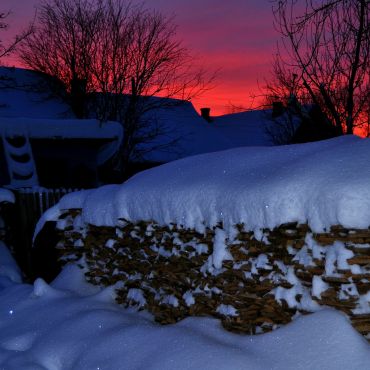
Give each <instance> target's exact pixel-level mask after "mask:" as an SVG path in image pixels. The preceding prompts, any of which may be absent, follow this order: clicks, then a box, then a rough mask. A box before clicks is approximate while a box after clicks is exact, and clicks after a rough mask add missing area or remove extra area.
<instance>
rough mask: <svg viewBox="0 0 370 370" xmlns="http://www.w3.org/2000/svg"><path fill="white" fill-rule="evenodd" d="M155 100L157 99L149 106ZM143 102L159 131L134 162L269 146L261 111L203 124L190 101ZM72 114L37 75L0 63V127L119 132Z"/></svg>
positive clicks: (41, 132)
mask: <svg viewBox="0 0 370 370" xmlns="http://www.w3.org/2000/svg"><path fill="white" fill-rule="evenodd" d="M40 86H41V87H42V88H39V87H40ZM156 100H157V101H158V102H159V101H161V102H160V103H159V104H153V102H154V103H157V102H156ZM162 102H163V104H162ZM149 104H152V105H154V108H153V109H152V110H149V111H148V112H147V113H146V114H145V115H144V119H145V120H147V122H148V123H149V125H152V126H157V125H158V127H159V135H158V136H156V137H155V138H154V139H153V140H152V142H150V143H149V144H145V145H144V144H143V145H141V148H140V149H141V152H142V153H144V155H142V157H141V158H140V159H139V160H149V161H153V162H169V161H172V160H176V159H179V158H184V157H188V156H191V155H196V154H202V153H209V152H215V151H220V150H225V149H230V148H235V147H239V146H251V145H258V146H260V145H267V146H269V145H272V143H271V140H270V138H269V137H268V136H267V135H266V132H265V129H264V122H265V121H266V116H265V115H264V113H263V112H261V111H257V112H244V113H238V114H231V115H225V116H221V117H217V118H216V119H214V121H212V122H207V121H205V120H204V119H203V118H202V117H200V115H199V114H198V113H197V112H196V110H195V109H194V107H193V105H192V104H191V103H190V102H184V101H180V100H175V99H164V98H159V97H152V98H150V101H149ZM73 118H75V117H74V115H73V114H72V112H71V111H70V108H69V107H68V105H67V104H66V103H64V102H63V101H61V100H60V99H58V98H56V97H51V96H50V94H49V93H48V88H47V85H45V77H44V76H43V75H40V74H39V73H36V72H33V71H30V70H25V69H20V68H6V67H0V126H4V128H2V131H4V130H6V131H7V132H8V131H9V130H10V131H11V130H20V129H21V128H22V127H25V129H26V130H27V131H28V132H29V135H30V136H31V137H39V138H46V137H64V138H77V137H80V138H94V137H106V138H107V137H109V138H112V137H116V136H117V134H118V132H119V133H121V132H122V131H120V129H121V128H120V126H119V125H116V124H113V123H107V124H102V125H100V124H99V123H98V122H97V121H91V120H89V121H87V120H73ZM10 119H14V120H13V121H11V120H10ZM15 119H17V120H15ZM10 126H13V127H14V128H10ZM0 130H1V127H0ZM118 136H119V135H118ZM169 143H172V144H171V145H168V144H169ZM152 148H154V150H151V149H152Z"/></svg>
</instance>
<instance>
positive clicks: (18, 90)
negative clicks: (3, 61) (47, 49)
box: [0, 67, 74, 119]
mask: <svg viewBox="0 0 370 370" xmlns="http://www.w3.org/2000/svg"><path fill="white" fill-rule="evenodd" d="M0 117H9V118H10V117H11V118H16V117H27V118H54V119H57V118H59V119H60V118H74V115H73V113H72V112H71V110H70V108H69V106H68V105H67V104H66V103H64V102H62V101H61V100H60V99H58V98H56V97H55V96H54V97H52V96H51V95H50V93H49V92H48V87H47V85H46V83H45V79H44V78H43V76H42V75H41V74H39V73H36V72H34V71H30V70H27V69H22V68H8V67H0Z"/></svg>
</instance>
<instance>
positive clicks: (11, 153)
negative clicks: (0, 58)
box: [0, 67, 122, 188]
mask: <svg viewBox="0 0 370 370" xmlns="http://www.w3.org/2000/svg"><path fill="white" fill-rule="evenodd" d="M0 76H1V79H0V136H1V140H0V186H6V185H7V186H9V187H11V188H22V187H34V186H42V187H46V188H57V187H68V188H91V187H96V186H98V185H99V184H101V183H102V179H101V178H100V174H99V167H101V166H102V165H103V164H104V163H105V162H106V161H107V160H108V159H109V158H111V157H112V155H113V154H114V153H115V152H116V150H117V149H118V147H119V144H120V140H121V139H122V128H121V125H119V124H118V123H117V122H104V123H101V122H99V121H97V120H77V119H76V118H75V117H74V116H73V114H72V112H71V111H70V109H69V107H68V105H67V104H65V103H64V102H62V101H61V100H60V99H58V98H56V97H51V96H50V94H49V93H48V90H47V89H45V86H43V85H42V84H43V83H44V80H43V78H42V76H40V75H39V74H37V73H35V72H32V71H28V70H24V69H18V68H17V69H16V68H4V67H2V68H0Z"/></svg>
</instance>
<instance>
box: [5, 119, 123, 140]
mask: <svg viewBox="0 0 370 370" xmlns="http://www.w3.org/2000/svg"><path fill="white" fill-rule="evenodd" d="M0 122H1V125H0V133H1V134H3V135H6V136H9V137H13V136H17V135H24V134H27V136H28V137H29V138H32V139H53V138H54V139H97V138H99V139H116V140H120V139H121V137H122V126H121V125H120V124H119V123H117V122H109V121H108V122H99V121H98V120H95V119H84V120H78V119H63V120H62V119H51V118H48V119H46V118H37V119H36V118H21V117H18V118H6V117H1V118H0Z"/></svg>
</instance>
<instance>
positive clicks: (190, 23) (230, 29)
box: [0, 0, 278, 114]
mask: <svg viewBox="0 0 370 370" xmlns="http://www.w3.org/2000/svg"><path fill="white" fill-rule="evenodd" d="M1 3H2V5H1V9H0V10H2V9H4V10H8V9H9V10H12V12H13V15H12V18H11V19H10V21H11V23H12V28H11V30H12V32H14V31H15V30H16V29H18V30H19V29H20V28H21V27H22V26H25V25H26V24H27V22H28V21H29V20H31V19H32V17H33V15H34V6H35V5H36V4H37V3H38V1H37V0H17V1H14V0H2V1H1ZM134 3H138V4H139V3H142V0H134ZM146 5H147V6H148V7H153V8H156V9H158V10H159V11H161V12H163V13H165V14H166V15H168V16H174V22H175V23H176V24H177V25H178V29H177V35H178V37H179V39H181V40H183V44H184V46H186V47H187V48H189V49H190V50H191V51H192V52H193V53H194V54H195V55H196V56H198V57H199V59H200V60H201V62H202V63H203V65H205V66H207V67H208V68H210V69H213V70H218V69H220V73H219V76H218V80H217V87H216V88H215V89H214V90H211V91H210V92H208V93H207V95H205V96H204V97H203V98H202V99H201V100H196V101H194V103H195V105H197V106H198V108H199V106H200V105H208V106H211V107H212V108H213V111H214V112H216V113H218V114H221V113H223V112H224V105H227V104H228V103H229V101H232V102H233V103H235V104H242V103H243V102H244V103H245V105H248V102H247V100H248V96H249V94H250V93H251V92H253V91H254V90H256V86H257V80H262V79H263V78H264V77H265V76H266V75H267V74H268V72H269V70H270V67H269V62H270V60H271V58H272V54H273V52H274V49H275V43H276V39H277V37H278V36H277V34H276V32H275V31H274V29H273V25H272V11H271V2H270V1H269V0H155V1H153V0H152V1H147V2H146ZM242 92H244V93H242Z"/></svg>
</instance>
